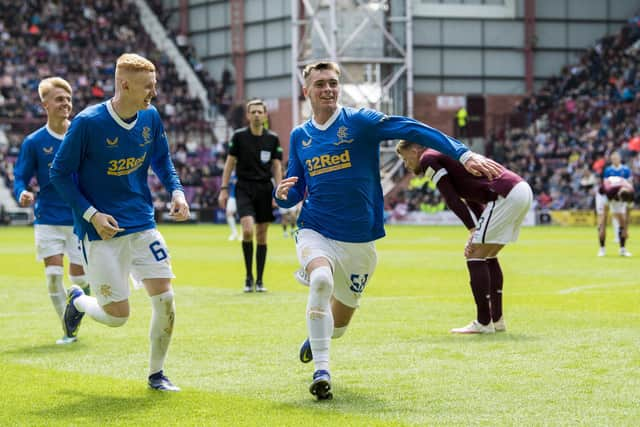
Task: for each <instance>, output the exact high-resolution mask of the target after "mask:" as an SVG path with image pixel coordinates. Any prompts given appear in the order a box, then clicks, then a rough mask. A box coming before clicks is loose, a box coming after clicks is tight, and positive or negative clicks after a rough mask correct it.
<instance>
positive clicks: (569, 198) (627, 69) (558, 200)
mask: <svg viewBox="0 0 640 427" xmlns="http://www.w3.org/2000/svg"><path fill="white" fill-rule="evenodd" d="M639 53H640V15H636V16H634V17H633V18H631V19H629V20H628V22H627V24H626V25H625V26H624V27H623V28H622V29H621V30H620V31H619V32H618V33H616V34H614V35H608V36H605V37H602V38H601V39H599V40H598V41H597V42H596V43H595V45H594V46H592V47H591V48H589V49H588V50H587V51H586V52H585V53H584V54H583V55H582V56H581V58H580V61H579V62H578V63H577V64H573V65H567V66H565V67H564V68H563V69H562V70H561V72H560V74H559V75H558V76H555V77H553V78H551V79H549V80H548V81H547V82H546V83H545V84H544V85H543V86H542V87H541V88H540V89H539V90H538V91H537V92H536V93H535V94H534V95H532V96H529V97H527V98H525V99H524V100H522V102H520V103H519V104H518V106H517V107H516V109H515V111H514V112H513V114H512V115H511V117H509V119H508V120H506V123H510V124H515V125H511V126H508V127H507V128H506V129H494V130H493V132H492V133H491V135H490V137H489V138H488V141H487V147H488V154H489V155H490V156H491V157H493V158H494V159H495V160H497V161H498V162H501V163H503V164H504V165H505V166H507V167H508V168H509V169H512V170H513V171H515V172H516V173H518V174H519V175H521V176H522V177H524V178H525V179H526V180H527V181H528V182H529V183H530V184H531V187H532V188H533V191H534V194H535V197H536V203H537V206H538V207H539V208H548V209H590V208H592V204H593V200H594V199H593V196H594V192H595V191H596V184H597V182H598V181H597V178H596V175H599V174H600V173H601V172H602V170H603V168H604V166H605V163H606V159H608V158H609V155H610V154H611V153H612V152H613V151H619V152H620V153H621V155H622V159H623V163H626V164H627V166H629V167H630V168H631V170H632V173H633V179H634V184H635V185H636V186H637V185H639V184H640V68H639V58H640V56H639ZM403 184H404V185H406V186H407V190H406V191H402V192H400V193H397V192H396V193H391V195H390V197H389V199H388V200H387V208H388V209H389V211H390V212H394V211H395V207H396V204H398V203H402V204H406V206H407V208H408V211H411V210H422V211H427V212H430V211H433V210H434V209H435V210H437V209H438V206H440V202H441V199H440V196H439V194H438V192H437V190H436V189H434V188H432V187H431V186H429V185H428V184H425V185H421V186H417V187H416V185H411V184H409V181H408V180H406V179H405V180H404V181H403ZM638 201H640V199H637V200H636V202H638ZM400 211H401V212H404V209H400Z"/></svg>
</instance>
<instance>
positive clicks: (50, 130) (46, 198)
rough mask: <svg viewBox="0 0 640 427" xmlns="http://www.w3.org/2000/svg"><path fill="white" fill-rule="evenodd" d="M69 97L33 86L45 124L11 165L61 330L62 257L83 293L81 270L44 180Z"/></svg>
mask: <svg viewBox="0 0 640 427" xmlns="http://www.w3.org/2000/svg"><path fill="white" fill-rule="evenodd" d="M72 94H73V91H72V89H71V85H70V84H69V82H67V81H66V80H65V79H63V78H61V77H49V78H46V79H43V80H42V81H41V82H40V84H39V85H38V95H39V96H40V101H41V102H42V107H43V108H44V110H45V112H46V114H47V123H46V125H44V126H42V127H41V128H40V129H38V130H36V131H35V132H33V133H31V134H29V135H28V136H27V137H26V138H25V139H24V142H23V143H22V145H21V147H20V155H19V156H18V161H17V162H16V165H15V171H14V175H15V182H14V187H13V192H14V195H15V198H16V200H18V203H19V204H20V206H22V207H28V206H31V205H33V204H34V202H35V207H34V214H35V221H34V234H35V240H36V258H37V259H38V261H42V260H44V271H45V276H46V278H47V289H48V291H49V298H50V299H51V303H52V304H53V308H54V309H55V311H56V313H57V314H58V318H59V319H60V322H61V323H60V324H61V325H62V318H63V315H64V309H65V306H66V305H67V292H66V291H65V288H64V284H63V276H64V268H63V258H64V254H65V253H66V254H67V256H68V257H69V280H71V283H73V284H75V285H78V286H80V287H82V288H85V289H87V290H88V289H89V285H88V283H87V280H86V276H85V274H84V269H83V268H82V255H81V253H80V248H79V243H78V239H77V238H76V236H75V235H74V234H73V216H72V213H71V207H70V206H69V205H68V204H67V203H65V201H64V200H62V198H61V197H60V195H59V194H58V192H57V191H56V189H55V188H54V186H53V185H52V184H51V181H50V180H49V167H50V166H51V162H52V161H53V157H54V156H55V154H56V152H57V151H58V148H59V147H60V143H61V142H62V139H63V138H64V134H65V133H66V132H67V129H68V128H69V123H70V121H69V116H70V115H71V110H72V108H73V105H72ZM34 176H35V177H36V179H37V180H38V186H39V187H40V192H39V193H38V199H37V200H36V198H35V194H34V193H33V192H32V191H31V190H30V189H29V181H30V180H31V179H32V178H33V177H34ZM63 330H64V327H63ZM76 340H77V338H76V337H75V336H67V335H66V334H65V335H64V336H63V337H62V338H60V339H59V340H57V341H56V343H57V344H69V343H73V342H75V341H76Z"/></svg>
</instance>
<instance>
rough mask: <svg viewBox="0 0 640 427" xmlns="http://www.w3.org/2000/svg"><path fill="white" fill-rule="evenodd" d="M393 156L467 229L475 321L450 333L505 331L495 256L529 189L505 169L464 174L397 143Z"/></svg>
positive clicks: (433, 154) (512, 232) (513, 230)
mask: <svg viewBox="0 0 640 427" xmlns="http://www.w3.org/2000/svg"><path fill="white" fill-rule="evenodd" d="M396 152H397V153H398V155H399V156H400V157H401V158H402V160H403V161H404V164H405V167H406V168H407V169H409V170H411V171H413V172H414V173H415V174H416V175H421V174H424V175H425V176H426V177H427V178H429V179H430V180H431V181H433V183H434V184H436V186H437V187H438V190H439V191H440V194H442V196H443V197H444V199H445V202H446V203H447V206H448V207H449V209H451V210H452V211H453V212H454V213H455V214H456V215H457V216H458V217H459V218H460V219H461V220H462V222H463V223H464V225H465V226H466V227H467V229H468V230H469V233H470V234H469V240H468V241H467V244H466V246H465V249H464V255H465V258H466V259H467V268H468V270H469V276H470V279H471V280H470V282H471V291H472V292H473V297H474V299H475V302H476V307H477V317H476V320H474V321H472V322H471V323H470V324H469V325H467V326H465V327H462V328H456V329H452V330H451V332H453V333H462V334H486V333H493V332H495V331H505V330H506V326H505V322H504V318H503V316H502V270H501V268H500V263H499V262H498V258H497V256H498V252H500V249H502V247H503V246H504V245H505V244H507V243H509V242H515V241H516V240H517V238H518V234H519V231H520V226H521V225H522V222H523V221H524V218H525V215H526V214H527V212H528V211H529V208H530V207H531V200H532V198H533V195H532V192H531V188H530V187H529V184H527V183H526V182H525V181H524V180H523V179H522V178H521V177H520V176H518V175H516V174H515V173H514V172H512V171H510V170H508V169H504V171H503V172H502V174H501V175H500V176H498V177H497V178H495V179H493V180H489V179H487V178H485V177H482V176H475V175H473V174H471V173H469V172H467V171H466V170H465V169H464V167H463V166H462V165H461V164H460V162H456V161H455V160H452V159H449V158H447V157H446V156H443V155H441V154H440V153H438V152H437V151H434V150H430V149H425V148H424V147H422V146H420V145H418V144H414V143H411V142H408V141H400V142H399V143H398V145H397V146H396Z"/></svg>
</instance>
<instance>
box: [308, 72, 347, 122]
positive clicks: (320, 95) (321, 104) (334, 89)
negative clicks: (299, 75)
mask: <svg viewBox="0 0 640 427" xmlns="http://www.w3.org/2000/svg"><path fill="white" fill-rule="evenodd" d="M302 90H303V93H304V96H305V97H307V98H308V99H309V102H310V103H311V109H312V110H313V113H314V115H319V114H329V115H331V114H333V112H334V111H335V110H336V108H338V96H339V95H340V81H339V76H338V73H337V72H336V71H335V70H333V69H331V68H325V69H314V70H311V72H310V73H309V75H308V76H307V78H306V80H305V86H304V87H303V88H302Z"/></svg>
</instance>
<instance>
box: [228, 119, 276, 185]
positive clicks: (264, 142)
mask: <svg viewBox="0 0 640 427" xmlns="http://www.w3.org/2000/svg"><path fill="white" fill-rule="evenodd" d="M229 154H231V155H232V156H234V157H236V159H237V160H238V161H237V162H236V175H237V176H238V180H241V181H269V180H271V176H272V173H271V163H272V161H273V160H274V159H278V160H282V148H281V147H280V141H279V140H278V135H276V134H275V133H273V132H271V131H270V130H267V129H264V130H263V131H262V135H260V136H255V135H254V134H252V133H251V129H249V128H248V127H244V128H240V129H238V130H237V131H235V132H234V134H233V136H232V137H231V141H230V142H229Z"/></svg>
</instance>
